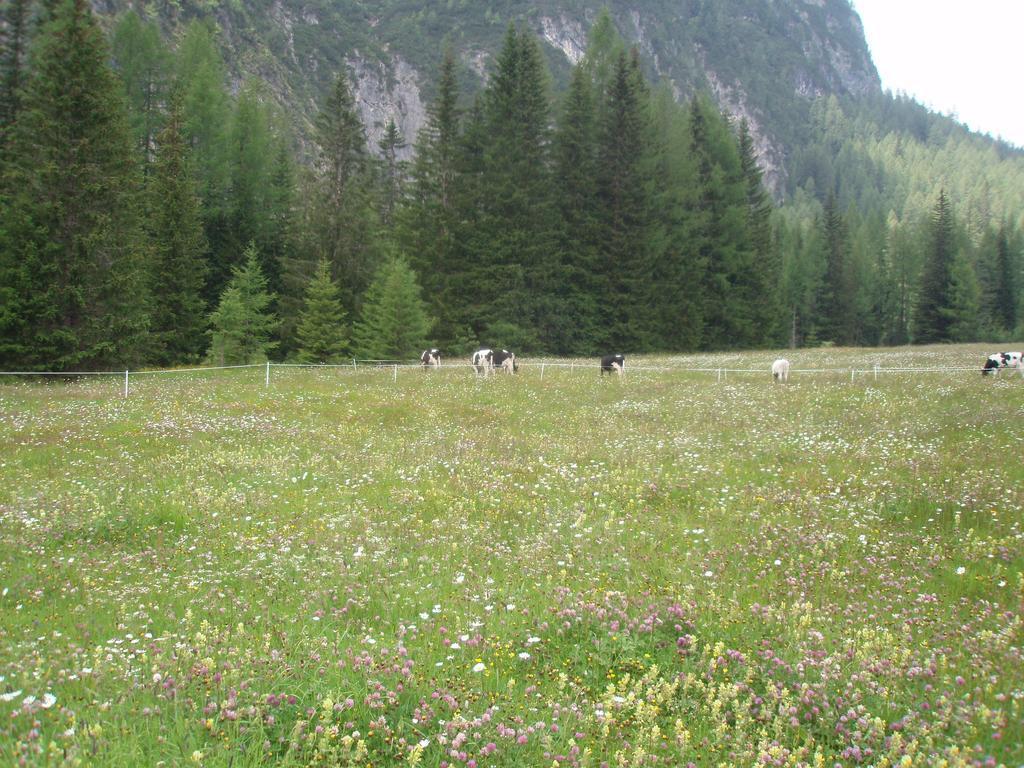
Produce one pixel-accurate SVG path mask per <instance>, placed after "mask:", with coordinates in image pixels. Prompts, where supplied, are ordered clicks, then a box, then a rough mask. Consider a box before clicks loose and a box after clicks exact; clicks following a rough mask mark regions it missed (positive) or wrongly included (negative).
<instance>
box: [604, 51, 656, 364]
mask: <svg viewBox="0 0 1024 768" xmlns="http://www.w3.org/2000/svg"><path fill="white" fill-rule="evenodd" d="M646 100H647V92H646V88H645V87H644V83H643V78H642V75H641V74H640V69H639V62H638V59H637V58H636V56H635V52H634V56H632V57H630V56H627V55H626V54H625V53H620V54H619V56H618V58H617V59H616V61H615V66H614V70H613V73H612V75H611V80H610V82H609V85H608V90H607V92H606V93H605V94H604V98H603V102H604V103H603V107H602V109H601V122H600V125H599V128H598V150H597V165H598V173H597V196H598V210H599V212H600V213H599V218H600V221H601V224H602V231H601V238H600V239H601V254H600V257H599V267H598V274H599V275H600V282H601V294H599V295H598V296H597V297H596V298H597V302H598V305H599V307H600V310H599V311H600V313H601V327H602V328H603V329H604V333H603V337H604V338H602V339H601V340H600V341H601V343H602V344H603V345H605V346H607V347H608V348H609V349H615V350H618V351H626V350H638V349H644V348H645V347H646V346H648V344H649V342H650V339H649V337H648V334H647V318H646V317H645V316H644V311H645V309H646V307H645V304H644V299H645V298H646V296H645V294H646V279H647V276H648V275H649V274H650V261H649V258H648V257H649V253H648V251H647V234H648V233H647V226H648V214H649V212H650V204H649V203H650V201H649V198H648V186H647V178H646V177H645V173H644V169H645V156H646V153H647V150H648V147H647V144H646V140H647V136H648V134H647V122H646V121H647V114H646Z"/></svg>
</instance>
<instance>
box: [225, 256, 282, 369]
mask: <svg viewBox="0 0 1024 768" xmlns="http://www.w3.org/2000/svg"><path fill="white" fill-rule="evenodd" d="M273 300H274V297H273V295H272V294H270V293H269V292H268V291H267V278H266V277H264V275H263V271H262V270H261V269H260V258H259V253H258V252H257V251H256V246H255V244H250V245H249V247H248V248H246V250H245V254H244V261H243V263H242V265H241V266H240V267H235V269H234V270H233V271H232V277H231V281H230V282H229V283H228V285H227V287H226V288H225V289H224V293H223V294H222V296H221V299H220V303H219V304H218V305H217V309H216V310H214V312H213V314H211V315H210V327H211V336H212V343H211V344H210V350H209V352H208V353H207V359H208V360H209V361H210V362H211V363H213V364H214V365H246V364H251V363H258V362H262V361H263V360H266V359H267V355H268V354H269V353H270V352H271V351H273V350H274V348H275V347H277V342H276V341H274V340H273V336H274V334H275V332H276V331H277V323H278V321H277V318H276V317H275V316H274V315H273V314H272V313H271V312H270V311H269V308H270V305H271V303H272V302H273Z"/></svg>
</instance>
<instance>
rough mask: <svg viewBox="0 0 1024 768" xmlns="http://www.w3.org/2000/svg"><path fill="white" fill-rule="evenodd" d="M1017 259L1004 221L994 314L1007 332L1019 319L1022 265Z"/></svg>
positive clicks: (998, 251) (999, 238) (999, 237)
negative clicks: (1019, 285)
mask: <svg viewBox="0 0 1024 768" xmlns="http://www.w3.org/2000/svg"><path fill="white" fill-rule="evenodd" d="M1016 261H1017V260H1016V259H1015V258H1014V253H1013V250H1012V249H1011V246H1010V237H1009V235H1008V234H1007V227H1006V224H1005V223H1004V224H1003V225H1002V226H1001V227H1000V228H999V234H998V235H997V236H996V263H995V267H996V268H995V280H994V282H995V284H996V290H995V295H994V303H995V313H994V314H995V318H996V321H997V322H998V323H999V325H1000V326H1001V330H1002V331H1003V332H1005V333H1013V332H1014V330H1016V328H1017V321H1018V319H1019V314H1018V303H1017V302H1018V295H1017V285H1018V275H1019V274H1020V267H1019V265H1018V264H1017V263H1015V262H1016Z"/></svg>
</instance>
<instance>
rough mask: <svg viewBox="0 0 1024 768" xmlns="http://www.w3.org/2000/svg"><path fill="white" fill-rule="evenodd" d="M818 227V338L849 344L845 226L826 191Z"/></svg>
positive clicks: (851, 320)
mask: <svg viewBox="0 0 1024 768" xmlns="http://www.w3.org/2000/svg"><path fill="white" fill-rule="evenodd" d="M821 230H822V231H821V234H822V238H821V242H822V245H823V247H824V249H825V252H824V258H823V261H824V263H825V275H824V278H823V280H822V284H821V293H820V294H819V297H818V301H817V306H818V311H819V312H820V315H819V320H818V323H817V326H818V334H819V338H820V339H821V340H823V341H832V342H835V343H836V344H847V345H848V344H852V343H854V335H855V330H854V323H855V319H854V309H853V298H854V285H853V279H852V278H853V276H852V270H851V265H850V241H849V229H848V227H847V224H846V220H845V219H844V217H843V215H842V213H840V211H839V204H838V201H837V200H836V197H835V195H829V197H828V200H827V201H826V203H825V210H824V213H823V214H822V220H821Z"/></svg>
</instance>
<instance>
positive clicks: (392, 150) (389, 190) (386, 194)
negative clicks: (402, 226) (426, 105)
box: [377, 120, 407, 233]
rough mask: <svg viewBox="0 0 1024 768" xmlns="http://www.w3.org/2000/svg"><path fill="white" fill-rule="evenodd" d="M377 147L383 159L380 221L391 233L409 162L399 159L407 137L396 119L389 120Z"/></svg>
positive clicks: (381, 159)
mask: <svg viewBox="0 0 1024 768" xmlns="http://www.w3.org/2000/svg"><path fill="white" fill-rule="evenodd" d="M377 148H378V149H380V161H381V179H380V186H381V189H380V198H381V199H380V223H381V225H382V226H383V227H384V230H385V231H386V232H388V233H391V232H392V230H393V228H394V226H395V209H396V208H397V207H398V204H399V202H400V201H401V199H402V192H403V188H404V186H405V176H406V173H407V169H406V166H407V163H406V162H405V161H403V160H400V159H399V153H401V151H402V150H403V149H405V139H403V138H402V134H401V132H400V131H399V130H398V126H397V125H395V121H394V120H388V124H387V125H386V126H385V127H384V135H383V136H381V138H380V141H378V142H377Z"/></svg>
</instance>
